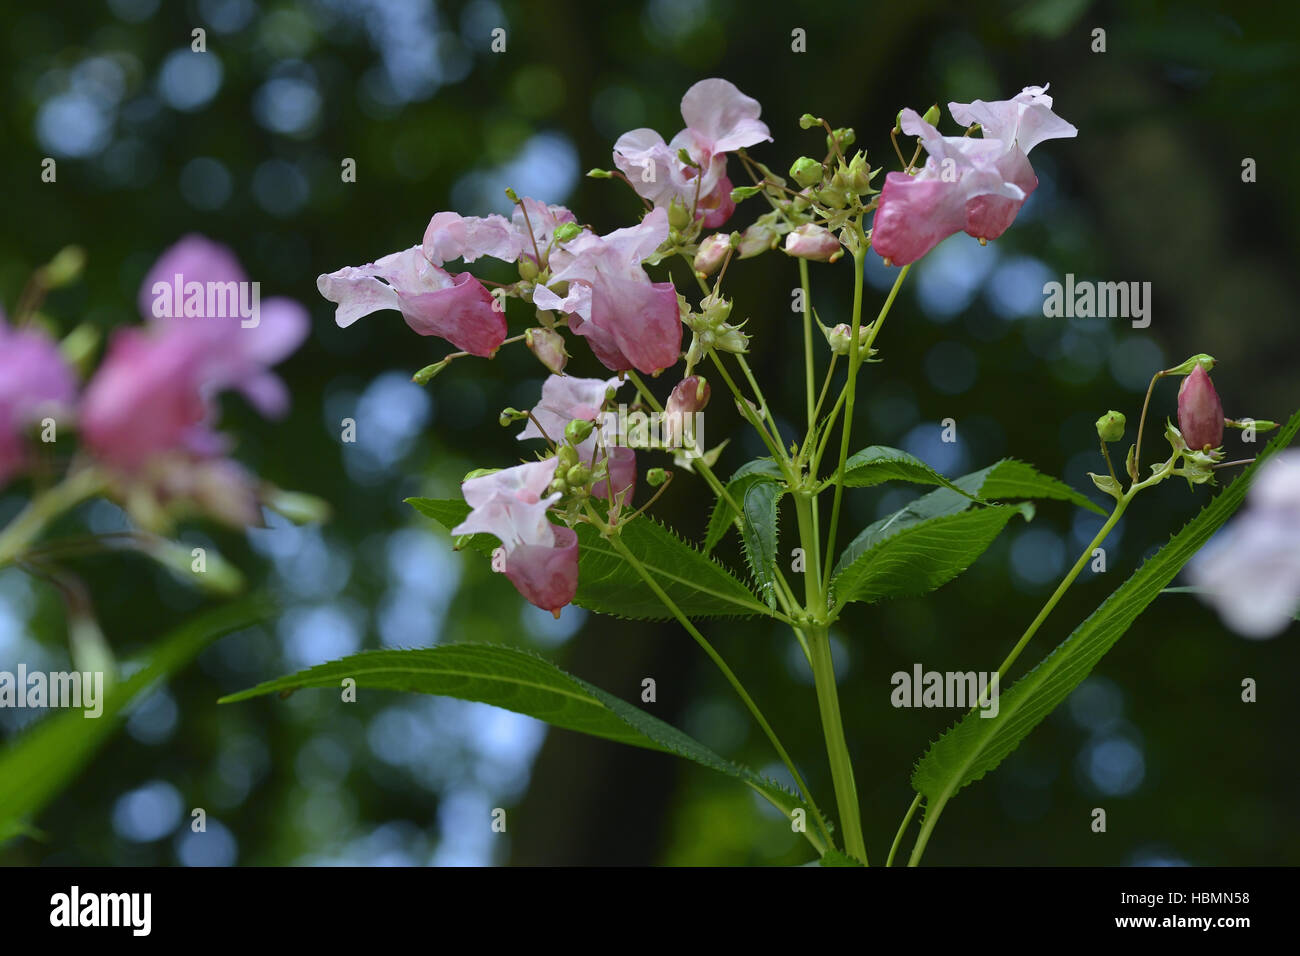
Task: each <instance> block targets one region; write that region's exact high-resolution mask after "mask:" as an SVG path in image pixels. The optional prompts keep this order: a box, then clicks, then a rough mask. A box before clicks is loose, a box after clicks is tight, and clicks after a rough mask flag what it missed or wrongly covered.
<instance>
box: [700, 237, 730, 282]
mask: <svg viewBox="0 0 1300 956" xmlns="http://www.w3.org/2000/svg"><path fill="white" fill-rule="evenodd" d="M730 248H731V236H730V235H728V234H727V233H722V232H715V233H714V234H713V235H711V236H709V238H707V239H705V240H704V241H703V242H701V243H700V248H699V249H698V250H697V251H696V253H695V261H694V262H693V263H692V266H693V267H694V269H695V271H696V272H698V273H700V274H701V275H706V276H711V275H713V273H715V272H717V271H718V267H719V266H721V265H722V263H723V262H724V261H726V258H727V250H728V249H730Z"/></svg>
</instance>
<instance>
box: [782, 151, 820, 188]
mask: <svg viewBox="0 0 1300 956" xmlns="http://www.w3.org/2000/svg"><path fill="white" fill-rule="evenodd" d="M823 172H824V170H823V169H822V164H821V163H819V162H817V160H815V159H813V158H812V157H811V156H800V157H799V158H798V159H796V160H795V161H794V165H793V166H791V167H790V178H791V179H793V180H794V181H795V182H797V183H798V184H799V185H800V186H812V185H814V184H816V183H819V182H821V181H822V174H823Z"/></svg>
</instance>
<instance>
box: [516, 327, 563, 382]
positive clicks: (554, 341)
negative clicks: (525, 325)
mask: <svg viewBox="0 0 1300 956" xmlns="http://www.w3.org/2000/svg"><path fill="white" fill-rule="evenodd" d="M524 342H525V343H526V344H527V345H528V349H529V351H531V352H532V353H533V354H534V355H536V356H537V359H538V361H540V362H541V363H542V364H543V365H545V366H546V367H547V368H548V369H550V370H551V372H553V373H554V374H556V375H559V374H560V373H561V372H563V371H564V366H565V364H566V363H567V362H568V361H569V353H568V352H566V351H565V350H564V336H562V335H560V333H559V332H556V331H555V330H554V329H543V328H536V329H529V330H528V331H526V332H525V333H524Z"/></svg>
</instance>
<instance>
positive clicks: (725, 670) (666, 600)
mask: <svg viewBox="0 0 1300 956" xmlns="http://www.w3.org/2000/svg"><path fill="white" fill-rule="evenodd" d="M609 542H610V543H611V544H612V545H613V546H614V549H615V550H616V551H618V553H619V554H621V555H622V556H623V560H625V561H626V562H627V563H628V565H629V566H630V567H631V568H632V570H634V571H635V572H636V573H637V574H638V575H639V576H640V577H641V580H643V581H645V583H646V585H647V586H648V587H649V588H650V590H651V591H653V592H654V594H655V597H657V598H659V600H660V601H661V602H662V603H663V605H664V607H666V608H667V609H668V611H669V613H671V614H672V616H673V617H675V618H676V619H677V622H678V623H679V624H681V626H682V627H684V628H685V629H686V632H687V633H688V634H690V635H691V637H693V638H694V639H695V643H697V644H698V645H700V647H701V648H702V649H703V650H704V653H705V654H707V655H708V656H709V659H710V660H711V661H713V663H714V664H715V665H717V668H718V670H720V671H722V676H723V677H725V678H726V679H727V683H729V684H731V686H732V688H733V689H734V690H735V692H736V694H737V695H738V696H739V697H740V699H741V700H742V701H743V702H744V704H745V706H746V707H747V708H748V709H749V712H750V713H751V714H752V715H753V717H754V720H755V721H757V722H758V725H759V727H761V728H762V729H763V733H764V734H766V735H767V739H768V740H769V741H770V742H771V744H772V747H773V749H774V750H776V752H777V755H778V756H779V757H780V758H781V762H782V763H783V764H785V767H786V769H787V770H789V771H790V776H791V777H793V778H794V782H795V784H796V786H798V788H799V792H800V793H802V794H803V797H804V799H805V800H806V801H808V806H809V807H810V808H811V809H812V811H813V815H814V816H815V817H816V818H817V825H818V827H819V828H820V829H821V831H822V835H823V837H824V838H825V840H826V842H827V845H828V846H830V845H833V844H832V842H831V837H830V833H829V832H828V831H827V830H826V824H825V823H824V822H823V820H822V814H821V811H820V810H818V809H817V804H816V803H815V802H814V801H813V797H812V791H811V790H809V789H808V784H806V783H805V782H804V779H803V777H802V776H800V774H799V771H798V769H796V768H795V765H794V761H793V760H791V759H790V755H789V753H787V752H786V749H785V747H784V746H782V745H781V741H780V739H779V738H778V737H777V736H776V731H774V730H773V729H772V725H771V724H769V723H768V722H767V718H766V717H764V716H763V712H762V711H761V710H759V709H758V705H757V704H756V703H754V699H753V698H752V697H750V696H749V692H748V691H746V690H745V686H744V685H743V684H742V683H741V682H740V679H739V678H738V677H736V675H735V673H734V672H733V671H732V669H731V668H730V667H728V666H727V662H726V661H724V660H723V659H722V655H720V654H719V653H718V652H717V651H716V650H714V648H713V645H712V644H710V643H709V641H708V639H706V638H705V636H704V635H703V634H701V633H700V632H699V629H698V628H696V626H695V625H694V624H692V623H691V620H690V618H688V617H687V616H686V615H685V614H684V613H682V610H681V608H679V607H678V606H677V604H676V603H675V602H674V601H673V599H672V598H670V597H669V596H668V594H667V592H665V591H664V589H663V588H661V587H660V586H659V582H657V581H656V580H655V579H654V577H653V576H652V575H651V574H650V572H649V571H648V570H647V569H646V567H645V565H643V564H642V563H641V562H640V561H639V560H637V558H636V556H635V555H634V554H633V553H632V552H631V551H630V550H629V549H628V547H627V545H625V544H624V543H623V541H622V540H621V539H620V538H619V536H618V535H617V534H612V535H609Z"/></svg>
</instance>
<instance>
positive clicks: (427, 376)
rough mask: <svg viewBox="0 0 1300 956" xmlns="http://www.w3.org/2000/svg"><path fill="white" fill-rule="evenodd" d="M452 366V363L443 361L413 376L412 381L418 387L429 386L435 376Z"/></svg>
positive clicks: (427, 366) (426, 367)
mask: <svg viewBox="0 0 1300 956" xmlns="http://www.w3.org/2000/svg"><path fill="white" fill-rule="evenodd" d="M450 364H451V363H450V362H449V361H447V359H443V360H442V361H441V362H434V363H433V364H432V365H426V366H425V367H424V368H422V369H420V370H419V371H418V372H416V373H415V374H414V375H412V376H411V381H412V382H414V383H415V384H416V385H428V384H429V382H430V381H431V380H432V379H433V377H434V376H435V375H437V374H438V373H439V372H441V371H442V370H443V369H445V368H446V367H447V366H448V365H450Z"/></svg>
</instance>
